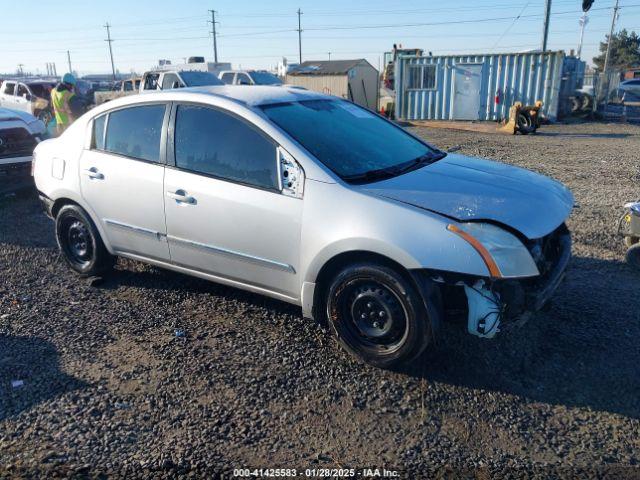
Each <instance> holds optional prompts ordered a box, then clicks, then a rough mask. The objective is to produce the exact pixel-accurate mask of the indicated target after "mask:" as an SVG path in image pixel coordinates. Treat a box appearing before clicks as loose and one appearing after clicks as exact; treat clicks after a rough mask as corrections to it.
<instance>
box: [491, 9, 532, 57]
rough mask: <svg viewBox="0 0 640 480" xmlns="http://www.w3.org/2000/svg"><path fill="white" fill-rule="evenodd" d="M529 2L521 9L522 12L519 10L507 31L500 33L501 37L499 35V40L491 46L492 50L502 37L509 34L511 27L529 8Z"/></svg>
mask: <svg viewBox="0 0 640 480" xmlns="http://www.w3.org/2000/svg"><path fill="white" fill-rule="evenodd" d="M530 3H531V2H530V1H529V2H527V3H525V5H524V7H522V10H520V13H519V14H518V16H517V17H516V18H514V19H513V22H511V25H509V26H508V27H507V29H506V30H505V31H504V32H503V33H502V35H500V38H498V40H496V43H495V44H494V45H493V48H492V50H493V49H495V48H496V47H497V46H498V44H499V43H500V42H501V41H502V39H503V38H504V36H505V35H506V34H507V33H509V31H510V30H511V29H512V28H513V26H514V25H515V24H516V22H517V21H518V20H519V19H520V17H521V16H522V14H523V13H524V11H525V10H526V9H527V7H528V6H529V4H530Z"/></svg>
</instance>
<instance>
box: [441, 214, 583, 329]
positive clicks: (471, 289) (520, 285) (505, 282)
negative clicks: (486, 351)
mask: <svg viewBox="0 0 640 480" xmlns="http://www.w3.org/2000/svg"><path fill="white" fill-rule="evenodd" d="M523 244H524V245H525V247H526V248H527V250H528V252H529V253H530V255H531V258H532V259H533V261H534V262H535V264H536V267H537V269H538V272H539V275H536V276H529V277H522V278H518V277H510V278H500V277H498V278H496V277H483V278H480V277H477V276H473V275H466V274H457V273H452V272H430V277H429V278H430V279H431V280H432V281H435V282H437V283H439V284H441V286H442V289H441V290H442V293H443V303H444V308H445V310H446V311H448V312H453V313H459V314H465V315H466V318H467V330H468V332H469V333H470V334H472V335H476V336H479V337H483V338H493V337H494V336H495V335H496V334H497V333H498V332H499V331H500V326H501V325H504V324H505V323H509V322H517V321H519V320H520V321H525V320H527V319H528V318H529V316H531V314H532V313H533V312H536V311H538V310H540V309H541V308H542V307H544V305H545V304H546V303H547V302H548V301H549V299H550V298H551V296H552V295H553V293H554V292H555V290H556V289H557V288H558V286H559V284H560V283H561V281H562V279H563V278H564V274H565V271H566V268H567V265H568V263H569V260H570V258H571V234H570V233H569V230H568V229H567V227H566V225H565V224H562V225H560V226H559V227H558V228H557V229H555V230H554V231H553V232H551V233H550V234H548V235H546V236H544V237H543V238H540V239H536V240H532V241H525V242H523Z"/></svg>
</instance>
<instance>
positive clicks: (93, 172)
mask: <svg viewBox="0 0 640 480" xmlns="http://www.w3.org/2000/svg"><path fill="white" fill-rule="evenodd" d="M84 174H85V175H86V176H87V177H89V178H93V179H95V180H104V175H103V174H101V173H100V172H99V171H98V169H97V168H96V167H91V168H87V169H86V170H85V171H84Z"/></svg>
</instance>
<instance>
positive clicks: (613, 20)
mask: <svg viewBox="0 0 640 480" xmlns="http://www.w3.org/2000/svg"><path fill="white" fill-rule="evenodd" d="M619 3H620V0H616V6H615V7H613V17H612V18H611V30H610V31H609V38H608V39H607V53H606V54H605V56H604V69H603V73H604V81H603V82H602V84H603V86H605V87H606V88H605V89H604V108H605V113H606V108H607V105H608V104H609V57H610V56H611V42H612V41H613V30H614V29H615V28H616V20H617V18H618V10H619V8H620V7H619Z"/></svg>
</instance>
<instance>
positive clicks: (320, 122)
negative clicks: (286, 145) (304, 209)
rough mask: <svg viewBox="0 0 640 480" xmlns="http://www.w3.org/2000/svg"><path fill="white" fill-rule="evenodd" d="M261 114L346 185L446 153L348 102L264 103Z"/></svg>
mask: <svg viewBox="0 0 640 480" xmlns="http://www.w3.org/2000/svg"><path fill="white" fill-rule="evenodd" d="M262 110H263V111H264V112H265V114H266V115H267V116H268V117H269V119H271V121H273V122H274V123H275V124H276V125H278V126H279V127H280V128H282V129H283V130H284V131H285V132H287V133H288V134H289V135H291V136H292V137H293V138H294V139H295V140H296V141H298V142H299V143H300V144H301V145H302V146H303V147H305V148H306V149H307V150H308V151H309V152H310V153H312V154H313V155H314V156H315V157H316V158H317V159H318V160H320V161H321V162H322V163H324V164H325V165H326V166H327V167H328V168H330V169H331V170H332V171H333V172H335V173H336V174H337V175H339V176H340V177H341V178H342V179H344V180H346V181H351V182H356V183H357V182H368V181H375V180H380V179H383V178H385V177H386V178H388V177H391V176H395V175H399V174H401V173H404V172H406V171H408V170H409V169H411V168H413V167H416V168H417V167H419V166H421V165H424V164H426V163H431V162H433V161H435V160H437V159H439V158H442V157H443V156H444V155H445V154H444V153H443V152H440V151H438V150H435V149H433V148H430V147H429V146H428V145H425V144H424V143H422V142H420V141H418V140H417V139H415V138H414V137H412V136H411V135H409V134H408V133H406V132H405V131H404V130H402V129H401V128H400V127H397V126H396V125H394V124H392V123H391V122H388V121H387V120H384V119H383V118H382V117H380V116H378V115H376V114H374V113H372V112H370V111H369V110H365V109H364V108H361V107H359V106H357V105H354V104H353V103H350V102H346V101H344V100H306V101H302V102H291V103H280V104H275V105H264V106H263V107H262Z"/></svg>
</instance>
